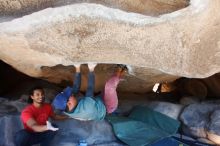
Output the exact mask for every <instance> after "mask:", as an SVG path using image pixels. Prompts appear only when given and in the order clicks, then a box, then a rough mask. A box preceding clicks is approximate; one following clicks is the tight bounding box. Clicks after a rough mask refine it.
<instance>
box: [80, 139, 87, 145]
mask: <svg viewBox="0 0 220 146" xmlns="http://www.w3.org/2000/svg"><path fill="white" fill-rule="evenodd" d="M78 146H87V142H86V140H84V139H83V140H80V141H79V145H78Z"/></svg>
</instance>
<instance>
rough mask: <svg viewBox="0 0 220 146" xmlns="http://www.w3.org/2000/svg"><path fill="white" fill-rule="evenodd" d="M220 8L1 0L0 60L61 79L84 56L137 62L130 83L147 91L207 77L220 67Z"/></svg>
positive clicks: (213, 0) (208, 3)
mask: <svg viewBox="0 0 220 146" xmlns="http://www.w3.org/2000/svg"><path fill="white" fill-rule="evenodd" d="M81 2H84V3H81ZM100 4H102V5H100ZM47 7H53V8H48V9H45V8H47ZM219 8H220V1H219V0H191V1H190V3H189V1H188V0H185V1H184V0H181V1H180V0H179V1H173V0H168V1H167V0H166V1H165V0H151V1H150V0H145V1H143V0H139V1H131V0H128V1H122V0H121V1H114V0H111V1H92V0H90V1H89V0H88V1H80V2H79V1H73V0H69V1H67V0H66V1H64V0H60V1H59V0H57V1H55V0H54V1H52V0H51V1H49V0H48V1H40V0H38V1H35V0H33V1H22V0H19V1H16V0H13V1H5V0H4V1H3V0H1V1H0V10H1V12H0V13H1V16H0V22H1V23H0V44H1V45H0V59H1V60H2V61H4V62H6V63H7V64H10V65H11V66H13V67H14V68H16V69H17V70H19V71H21V72H23V73H25V74H27V75H29V76H33V77H37V78H43V79H46V80H49V81H51V82H56V83H59V82H62V81H63V80H70V76H71V77H72V75H71V73H72V72H68V73H67V72H65V74H64V73H63V72H64V71H65V70H69V69H68V67H66V68H65V69H63V70H62V69H61V70H60V68H63V66H69V65H73V64H74V63H76V62H81V63H88V62H97V63H103V64H115V63H123V64H127V65H130V66H131V68H132V69H133V72H134V73H133V75H131V77H130V78H131V81H130V82H128V83H127V86H128V85H129V84H131V83H134V81H136V82H137V84H138V83H141V85H140V87H145V86H144V85H147V87H146V88H142V90H143V89H150V88H149V87H152V85H153V84H154V83H155V82H157V81H158V80H159V81H160V82H164V81H171V80H174V79H176V78H178V77H179V76H184V77H194V78H204V77H208V76H210V75H212V74H215V73H217V72H219V70H220V53H219V52H220V13H219ZM32 12H35V13H32ZM31 13H32V14H31ZM164 13H166V14H164ZM14 17H17V18H16V19H14ZM59 64H62V65H63V66H60V67H58V68H59V69H57V68H56V69H54V67H56V66H57V65H59ZM104 66H105V65H104ZM104 66H102V65H100V66H99V69H97V70H101V71H102V68H104ZM110 66H111V65H110ZM50 67H52V68H50ZM107 67H108V65H107ZM58 70H59V71H58ZM109 70H111V68H110V69H109ZM97 72H98V71H97ZM106 77H107V75H106V76H105V78H106ZM158 77H160V78H158ZM137 79H139V80H137ZM124 88H126V86H125V87H124ZM138 88H139V87H138ZM139 89H140V88H139Z"/></svg>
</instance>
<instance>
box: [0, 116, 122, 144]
mask: <svg viewBox="0 0 220 146" xmlns="http://www.w3.org/2000/svg"><path fill="white" fill-rule="evenodd" d="M53 123H54V124H56V125H57V126H58V127H59V131H58V133H57V135H56V136H55V137H54V139H53V141H52V144H51V145H52V146H68V145H77V144H78V142H79V140H82V139H84V140H86V142H87V143H88V145H97V146H99V145H107V146H108V145H109V146H112V145H115V146H123V145H124V144H122V143H120V142H119V141H118V140H117V139H116V137H115V136H114V133H113V131H112V127H111V125H110V124H109V123H108V122H107V121H86V122H82V121H78V120H74V119H70V120H66V121H61V122H57V121H54V122H53ZM0 128H1V131H0V145H2V146H3V145H4V146H15V143H14V136H15V134H16V132H17V131H19V130H21V129H22V128H23V125H22V123H21V121H20V117H19V116H18V115H7V116H4V117H1V118H0Z"/></svg>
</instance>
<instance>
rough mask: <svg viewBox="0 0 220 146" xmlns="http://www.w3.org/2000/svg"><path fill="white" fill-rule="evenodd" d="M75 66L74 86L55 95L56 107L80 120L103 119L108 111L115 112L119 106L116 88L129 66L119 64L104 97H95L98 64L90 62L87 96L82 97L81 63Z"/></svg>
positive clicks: (54, 102)
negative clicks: (95, 69) (95, 73)
mask: <svg viewBox="0 0 220 146" xmlns="http://www.w3.org/2000/svg"><path fill="white" fill-rule="evenodd" d="M75 67H76V74H75V80H74V84H73V88H70V87H67V88H65V90H64V91H63V92H61V93H59V94H58V95H57V96H56V97H55V99H54V101H53V106H54V108H55V109H58V110H61V111H64V113H65V114H66V115H68V116H70V117H72V118H75V119H79V120H102V119H104V117H105V115H106V112H107V113H108V114H111V113H113V112H114V111H115V110H116V109H117V107H118V97H117V92H116V88H117V85H118V84H119V82H120V79H121V78H122V77H123V76H124V75H125V73H126V71H127V70H128V68H127V67H126V66H125V65H117V70H116V72H115V73H114V75H113V76H112V77H111V78H110V79H109V80H108V81H107V82H106V84H105V88H104V93H103V94H102V97H101V96H98V97H94V85H95V75H94V68H95V67H96V64H88V68H89V74H88V87H87V90H86V94H85V96H83V97H80V96H78V95H79V89H80V85H81V73H80V64H79V65H75Z"/></svg>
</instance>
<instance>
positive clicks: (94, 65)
mask: <svg viewBox="0 0 220 146" xmlns="http://www.w3.org/2000/svg"><path fill="white" fill-rule="evenodd" d="M96 65H97V63H88V68H89V71H91V72H92V71H94V69H95V67H96Z"/></svg>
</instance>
